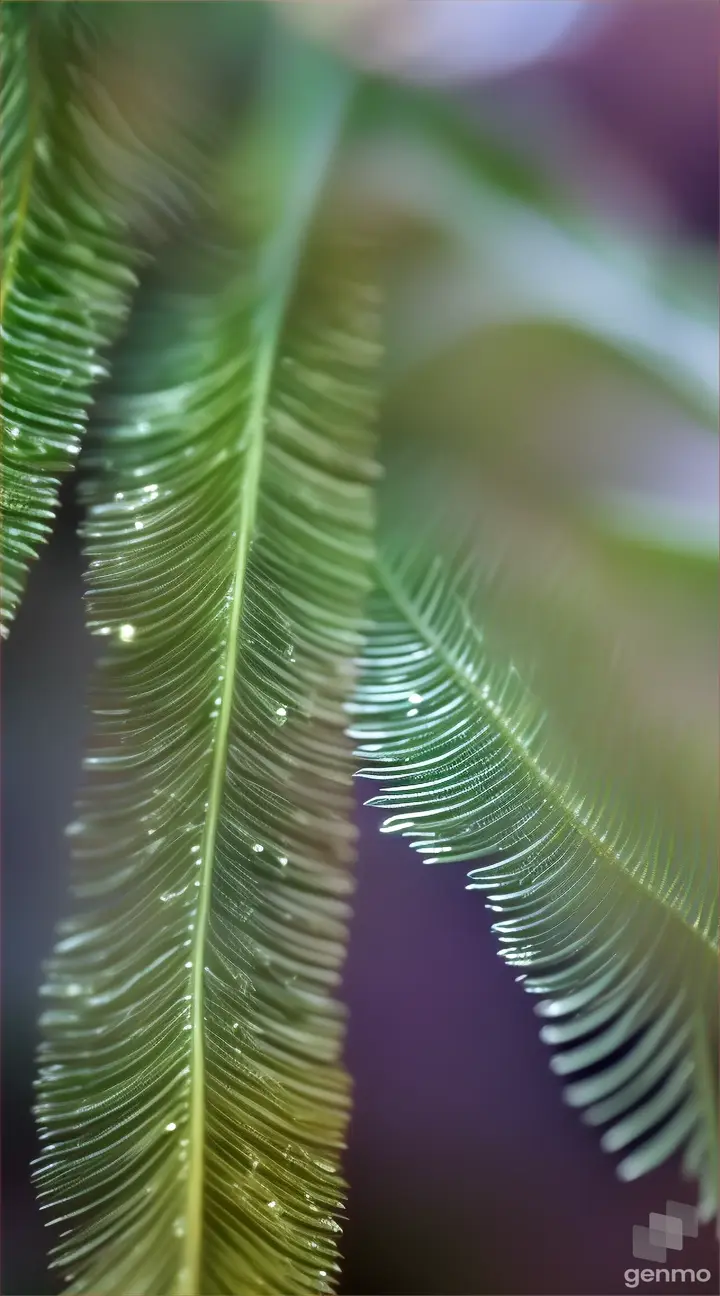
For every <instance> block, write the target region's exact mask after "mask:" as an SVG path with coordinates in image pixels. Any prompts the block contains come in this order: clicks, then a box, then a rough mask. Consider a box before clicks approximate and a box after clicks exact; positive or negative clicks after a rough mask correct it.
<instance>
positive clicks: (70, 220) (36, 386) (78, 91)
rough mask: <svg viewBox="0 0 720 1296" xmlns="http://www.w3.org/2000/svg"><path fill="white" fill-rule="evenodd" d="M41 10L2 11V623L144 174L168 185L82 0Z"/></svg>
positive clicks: (122, 256) (77, 406) (96, 370)
mask: <svg viewBox="0 0 720 1296" xmlns="http://www.w3.org/2000/svg"><path fill="white" fill-rule="evenodd" d="M50 8H51V9H52V10H53V12H52V15H47V16H46V15H45V13H44V12H43V10H44V9H45V6H42V5H25V4H22V3H12V4H7V3H6V4H3V5H2V9H1V13H0V85H1V86H2V90H1V91H0V94H1V96H2V97H1V99H0V113H1V122H2V153H1V154H0V165H1V167H2V174H1V176H0V183H1V187H2V251H3V262H2V282H1V284H0V338H1V340H2V352H1V361H2V420H1V423H2V467H1V470H0V471H1V473H2V477H1V480H0V507H2V515H3V552H2V581H1V586H2V588H1V598H0V628H1V629H2V633H3V634H7V632H8V629H9V625H10V622H11V621H12V619H13V617H14V615H15V612H16V610H17V607H18V604H19V602H20V599H21V597H22V592H23V589H24V586H25V581H26V577H27V569H28V564H29V563H30V562H31V561H32V559H33V558H35V557H36V555H37V553H38V550H39V548H40V546H41V544H42V543H43V541H44V540H45V539H46V538H47V535H48V532H49V530H50V526H51V523H52V518H53V515H54V513H55V510H56V508H57V499H58V489H59V483H60V479H61V478H62V476H63V475H64V474H66V473H67V472H68V471H69V470H70V469H71V468H72V467H73V465H74V463H75V461H76V456H77V454H78V451H79V449H80V439H81V436H82V433H83V430H84V427H85V424H86V420H87V414H88V408H89V405H90V401H91V397H92V392H93V388H94V386H95V384H96V381H97V379H98V378H99V377H100V376H101V375H102V374H103V372H104V366H103V362H102V353H103V351H104V349H105V348H106V347H107V345H108V343H110V342H111V341H112V339H113V338H114V337H115V336H116V334H117V333H118V331H119V329H120V328H121V326H122V323H123V320H124V317H125V313H126V307H127V303H128V299H129V294H130V291H131V289H132V287H133V285H134V282H135V275H134V272H133V263H134V262H135V261H136V259H137V253H136V250H135V249H134V248H133V246H132V244H133V238H132V234H131V229H132V225H133V222H134V221H136V219H137V216H138V212H139V211H140V210H142V209H144V208H147V206H148V204H149V203H150V193H151V189H152V188H153V184H152V183H150V177H153V178H154V179H155V180H156V179H157V177H158V176H163V177H164V181H165V192H164V193H163V195H162V201H163V202H167V201H168V197H169V192H170V190H169V187H168V185H170V188H173V186H174V189H173V192H174V191H175V189H176V188H177V184H176V181H177V176H176V175H173V178H172V181H169V180H168V172H171V171H172V168H173V165H174V163H173V161H172V152H173V150H172V148H171V147H169V148H168V159H169V160H168V162H167V164H165V163H162V164H161V163H159V162H158V160H157V158H156V157H155V156H154V155H153V154H152V151H151V150H150V149H149V148H148V145H147V143H144V142H143V141H141V140H140V139H139V138H138V136H137V135H136V133H135V132H134V129H132V128H131V127H130V125H129V123H128V122H127V121H125V120H124V119H123V116H122V113H121V111H120V110H119V108H118V104H117V103H116V102H115V101H114V100H113V97H112V95H110V93H109V92H108V90H107V89H106V87H104V86H103V85H102V83H101V81H100V79H99V73H98V68H99V66H100V64H101V62H102V58H101V57H100V50H99V41H98V39H97V38H96V33H95V31H94V26H93V22H92V21H89V20H88V19H87V18H86V17H85V15H84V14H83V12H82V11H83V9H84V6H82V5H80V6H77V5H72V4H69V5H58V6H51V7H50ZM49 17H51V19H52V21H48V18H49ZM105 53H107V51H105Z"/></svg>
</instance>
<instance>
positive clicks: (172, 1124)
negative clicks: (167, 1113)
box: [165, 1121, 177, 1133]
mask: <svg viewBox="0 0 720 1296" xmlns="http://www.w3.org/2000/svg"><path fill="white" fill-rule="evenodd" d="M165 1129H166V1130H168V1132H169V1133H172V1131H173V1130H176V1129H177V1125H176V1124H175V1121H168V1123H167V1125H166V1126H165Z"/></svg>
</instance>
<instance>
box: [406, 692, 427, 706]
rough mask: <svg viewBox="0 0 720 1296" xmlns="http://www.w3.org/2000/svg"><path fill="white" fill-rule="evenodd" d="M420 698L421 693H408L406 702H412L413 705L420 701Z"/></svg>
mask: <svg viewBox="0 0 720 1296" xmlns="http://www.w3.org/2000/svg"><path fill="white" fill-rule="evenodd" d="M422 700H423V699H422V693H409V694H408V702H412V704H413V706H417V705H418V703H419V702H422Z"/></svg>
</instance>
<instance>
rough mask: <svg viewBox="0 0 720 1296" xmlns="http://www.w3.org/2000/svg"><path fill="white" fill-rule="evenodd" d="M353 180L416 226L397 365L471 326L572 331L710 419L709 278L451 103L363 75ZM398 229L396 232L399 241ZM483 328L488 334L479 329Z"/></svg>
mask: <svg viewBox="0 0 720 1296" xmlns="http://www.w3.org/2000/svg"><path fill="white" fill-rule="evenodd" d="M357 145H358V147H357V156H356V160H355V167H354V171H353V173H352V174H351V175H350V177H349V180H348V184H349V187H350V190H351V193H352V195H353V201H354V203H356V204H358V205H360V206H361V207H362V206H363V205H364V206H365V209H366V211H367V213H368V218H369V219H372V220H375V221H378V222H379V223H385V224H386V225H387V226H388V227H389V228H391V229H392V228H395V229H399V230H402V228H403V225H404V226H405V227H406V228H407V227H408V226H409V227H410V228H412V227H415V228H416V229H417V230H424V231H425V234H426V238H425V241H424V242H422V243H421V244H420V247H419V249H418V252H417V255H416V256H412V255H410V256H409V257H407V258H406V259H405V260H403V259H401V258H398V260H399V261H400V265H399V268H397V267H395V294H394V298H393V302H392V304H393V307H394V318H393V320H392V321H391V339H392V342H393V346H392V349H391V353H390V363H391V366H393V370H394V372H397V373H399V374H402V373H404V372H406V371H407V370H409V369H413V370H414V369H415V368H416V367H417V366H418V365H421V364H422V363H423V362H424V361H425V360H427V359H428V358H432V357H433V356H435V355H437V354H438V353H440V352H443V351H446V350H448V349H450V348H451V347H452V346H453V345H455V344H456V343H458V342H459V341H461V340H462V339H463V338H464V337H466V336H467V335H468V334H471V333H476V334H478V343H477V345H478V346H479V347H480V346H482V344H483V342H482V337H483V333H484V332H486V331H487V330H490V329H497V328H504V327H508V326H510V325H522V326H530V325H534V326H536V327H538V328H542V329H546V328H552V329H555V330H561V331H563V332H567V333H569V334H577V335H580V336H582V337H583V338H584V339H586V340H587V341H588V342H589V343H591V344H592V345H593V346H595V347H596V348H598V349H599V351H600V352H601V353H602V355H603V356H604V357H605V359H606V360H607V361H608V362H610V363H613V364H620V365H622V366H623V367H625V368H629V369H632V370H634V371H636V372H638V373H640V374H641V375H642V376H643V377H644V379H645V380H646V381H648V382H649V383H650V384H651V385H652V387H653V388H654V389H655V390H662V391H664V392H665V393H666V394H667V395H668V396H670V397H672V398H673V399H674V400H675V401H677V402H678V403H679V404H680V405H681V406H682V407H683V408H685V409H686V410H688V411H689V412H690V413H691V414H692V415H693V417H695V418H699V419H700V420H701V421H702V422H703V423H705V424H707V425H709V426H712V427H713V429H715V428H716V426H717V409H718V373H717V346H718V343H717V300H716V293H714V285H715V280H716V276H715V274H714V272H713V270H712V266H711V264H710V263H709V262H708V264H707V267H706V272H707V278H706V287H707V290H706V292H704V293H700V292H699V291H698V289H697V284H698V275H697V272H695V273H694V274H693V275H692V276H690V275H688V276H683V275H682V274H680V273H679V270H678V258H677V257H673V256H672V255H671V254H670V253H669V252H664V251H663V249H662V248H659V247H658V248H652V247H651V246H650V245H648V244H647V243H646V244H643V245H640V244H639V243H638V242H637V241H635V242H633V240H631V239H630V238H629V237H628V238H622V237H620V236H619V235H613V234H612V233H610V232H608V231H607V230H606V229H602V228H601V227H600V226H599V225H598V224H597V223H596V222H595V223H593V222H592V221H591V220H589V219H588V218H587V216H583V215H581V214H580V213H579V212H578V211H577V210H576V209H575V208H574V207H573V206H572V205H571V204H569V203H566V204H564V203H563V199H562V196H561V195H560V194H558V193H557V192H555V193H553V192H552V190H551V189H550V188H549V186H547V184H543V183H542V182H541V181H540V180H538V179H537V177H536V176H535V175H534V173H533V171H532V170H531V169H529V168H524V167H523V165H522V163H521V162H519V161H518V160H516V159H514V158H513V157H512V155H511V154H509V152H508V153H504V152H503V150H502V148H501V147H500V146H498V145H497V144H494V143H492V142H488V141H484V140H482V139H479V140H475V141H473V139H472V135H471V133H470V131H469V130H464V129H463V127H462V124H461V123H460V122H458V121H457V119H456V118H454V117H453V115H452V113H451V112H450V111H449V110H447V109H444V110H443V109H438V108H437V107H436V106H435V104H434V101H432V100H429V99H428V98H426V97H424V96H414V95H412V93H411V92H404V93H401V92H399V91H392V90H391V89H390V88H389V87H385V86H383V87H378V86H376V85H373V84H372V83H370V84H369V85H368V86H367V87H366V90H365V106H364V109H363V110H362V111H360V112H359V114H358V119H357ZM402 237H403V236H402V235H401V234H400V235H398V240H399V241H400V239H401V238H402ZM480 330H482V332H480Z"/></svg>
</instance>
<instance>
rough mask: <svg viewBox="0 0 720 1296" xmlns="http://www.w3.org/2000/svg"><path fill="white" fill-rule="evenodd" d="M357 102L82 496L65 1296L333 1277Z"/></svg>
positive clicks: (59, 1083)
mask: <svg viewBox="0 0 720 1296" xmlns="http://www.w3.org/2000/svg"><path fill="white" fill-rule="evenodd" d="M344 93H345V92H344V91H343V92H342V94H341V93H339V92H338V94H337V96H336V97H334V96H330V98H329V100H328V98H327V97H323V96H321V97H320V102H319V107H320V109H321V113H320V116H319V117H318V118H317V119H316V120H315V122H314V127H313V129H314V130H315V132H316V133H315V135H314V136H313V138H312V139H310V140H309V141H306V146H305V147H301V148H299V149H298V151H297V155H296V157H295V165H296V167H297V168H302V174H300V171H297V172H296V180H297V181H298V182H299V183H300V184H301V187H302V191H303V193H304V194H305V196H306V200H307V201H306V203H305V210H304V213H303V208H302V206H299V205H298V203H297V202H295V201H288V202H287V203H285V204H284V205H283V211H282V228H278V229H276V230H275V231H274V233H273V234H272V236H271V237H270V238H269V239H268V240H267V242H266V245H265V247H264V250H262V251H261V253H260V254H259V256H258V262H257V264H258V265H259V267H260V270H259V274H258V275H256V274H255V273H254V272H251V271H247V270H246V271H245V272H239V271H238V268H237V266H236V265H234V264H231V265H230V266H227V265H226V266H225V268H224V276H225V278H226V279H227V283H228V286H227V289H226V290H224V291H223V292H221V293H219V294H210V296H209V297H208V298H207V300H206V301H205V302H204V304H203V303H202V302H201V301H197V300H195V301H190V302H189V303H188V304H187V309H186V310H183V309H182V302H180V303H179V304H178V303H175V305H174V308H173V311H172V314H173V315H174V316H175V317H176V318H175V322H174V326H173V328H174V331H175V332H176V333H179V334H180V337H179V340H177V338H176V341H175V342H174V343H173V345H172V347H171V349H170V350H168V345H169V344H167V343H163V344H159V343H158V338H162V337H163V328H164V327H165V326H162V325H160V324H159V323H158V322H157V321H155V320H152V321H151V322H150V330H149V337H150V338H151V339H152V340H153V341H152V343H151V345H152V346H154V347H155V348H156V350H157V351H158V354H157V357H156V360H157V374H158V375H161V377H160V378H159V379H158V385H157V386H156V387H155V388H154V389H149V388H148V389H147V390H144V391H142V392H138V393H137V394H135V395H133V396H131V397H129V398H127V403H126V404H125V405H124V411H125V413H124V418H123V421H122V422H121V423H120V424H118V425H117V426H115V427H113V429H112V430H111V431H109V432H108V433H106V434H105V435H104V437H103V440H102V445H101V447H100V464H101V473H100V475H98V477H97V479H96V480H95V481H94V483H93V484H92V485H91V487H90V498H91V510H90V517H89V522H88V524H87V535H88V552H89V554H90V557H91V573H90V576H91V585H92V591H91V596H90V598H91V624H92V626H93V628H94V629H95V631H96V633H98V634H100V635H103V636H105V637H106V640H107V645H108V653H107V656H106V657H105V659H104V660H103V662H102V664H101V666H100V671H99V678H98V679H97V681H96V686H95V715H96V725H97V733H96V739H95V747H94V751H93V754H92V756H91V757H90V760H89V767H90V769H89V778H88V787H87V790H86V793H85V796H84V799H83V802H82V805H81V809H80V816H79V820H78V823H77V824H76V825H75V826H74V829H73V831H74V833H75V836H74V842H75V855H76V861H77V883H76V891H77V895H78V897H79V900H80V901H81V913H80V914H79V916H77V917H76V918H74V919H72V920H71V921H69V922H66V923H65V924H64V927H63V930H62V934H61V939H60V941H59V944H58V947H57V951H56V954H55V957H54V959H53V961H52V964H51V967H50V970H49V979H48V985H47V987H46V991H45V993H46V994H47V995H48V997H49V1002H50V1006H49V1008H48V1011H47V1012H46V1013H45V1016H44V1033H45V1042H44V1044H43V1046H42V1071H41V1079H40V1090H39V1103H38V1114H39V1120H40V1124H41V1128H42V1137H43V1139H44V1140H45V1143H46V1150H45V1152H44V1154H43V1156H42V1159H41V1164H40V1169H39V1179H40V1185H41V1191H42V1195H43V1196H44V1197H45V1198H47V1199H49V1201H50V1202H51V1203H52V1204H53V1205H54V1206H55V1208H56V1209H55V1214H56V1215H57V1216H58V1217H59V1219H60V1220H61V1221H64V1223H63V1224H62V1227H63V1228H64V1229H66V1230H68V1234H67V1236H66V1237H65V1238H64V1240H63V1241H62V1243H61V1245H60V1247H59V1249H58V1252H57V1257H56V1261H55V1263H56V1264H57V1265H59V1266H60V1267H62V1269H63V1270H64V1271H66V1273H68V1277H70V1278H71V1281H72V1290H73V1291H76V1292H87V1293H99V1292H105V1293H117V1294H118V1296H120V1294H121V1293H122V1294H123V1296H125V1294H126V1293H128V1292H132V1293H137V1294H140V1293H148V1294H149V1296H158V1293H163V1292H164V1293H177V1294H179V1296H191V1294H192V1296H201V1294H205V1296H210V1294H211V1293H212V1294H213V1296H216V1294H218V1293H223V1292H224V1293H228V1294H229V1293H233V1294H235V1293H238V1292H242V1293H245V1294H247V1296H250V1293H258V1294H259V1293H265V1294H267V1293H273V1292H274V1293H277V1294H278V1296H281V1294H282V1296H286V1294H287V1293H293V1292H317V1291H330V1290H332V1286H333V1282H334V1277H335V1273H336V1269H337V1259H336V1257H337V1249H336V1237H337V1233H338V1232H339V1225H338V1223H337V1218H336V1217H337V1215H338V1212H339V1210H340V1209H341V1206H342V1197H343V1185H342V1181H341V1176H340V1173H339V1154H340V1149H341V1148H342V1146H343V1135H344V1129H345V1124H346V1120H347V1114H348V1087H347V1081H346V1078H345V1075H344V1072H343V1071H342V1068H341V1066H340V1062H339V1054H340V1048H341V1042H342V1030H343V1013H342V1010H341V1008H340V1007H339V1005H338V1004H337V1003H336V1001H335V999H334V998H333V994H334V990H335V987H336V986H337V983H338V980H339V975H340V967H341V963H342V959H343V953H344V947H345V937H346V921H347V915H348V898H349V894H350V891H351V887H352V881H351V876H350V872H349V867H350V864H351V861H352V857H353V853H354V837H355V832H354V829H353V826H352V795H351V793H352V760H351V749H350V747H349V743H348V740H347V738H346V736H345V733H344V727H345V712H344V705H345V702H346V699H347V696H348V691H349V690H350V689H351V688H352V682H353V662H354V660H355V659H356V657H357V654H358V651H359V645H360V632H361V627H362V622H361V619H360V618H361V612H362V605H363V600H364V597H365V594H366V591H367V589H368V586H369V572H370V568H371V561H372V549H371V527H372V490H371V483H372V481H373V479H374V476H375V467H374V463H373V459H372V453H373V437H372V422H373V406H374V397H373V387H374V384H373V372H374V370H375V367H376V364H377V361H378V341H377V318H378V301H377V293H376V290H375V288H374V287H373V286H372V284H373V280H372V278H371V274H370V269H369V262H368V259H367V256H368V253H367V249H365V248H364V247H363V246H360V245H358V246H354V247H353V248H352V249H349V250H348V252H347V255H346V254H345V252H340V251H338V252H337V254H336V253H334V252H333V254H332V256H330V253H329V250H328V248H327V247H326V244H325V243H323V244H322V245H320V246H319V247H318V249H317V250H316V251H313V252H312V254H308V253H307V252H306V251H305V250H304V244H305V238H306V233H307V231H306V228H305V224H306V223H307V221H308V219H309V218H310V217H311V216H312V207H313V205H314V203H315V201H316V199H317V194H318V192H319V190H320V188H321V186H322V183H323V181H322V173H323V172H324V169H325V167H326V166H327V163H328V160H329V158H330V156H331V155H332V151H333V138H332V137H333V136H334V133H335V132H336V130H337V126H338V118H339V114H340V109H341V103H342V102H343V101H344ZM318 131H319V139H320V141H321V144H322V147H321V148H320V147H317V148H316V147H315V146H316V145H318V136H317V132H318ZM321 154H322V156H321ZM313 158H314V159H315V162H316V163H317V170H316V171H315V172H314V173H313V171H312V170H311V171H310V173H309V172H308V167H309V160H310V159H313ZM313 176H314V178H313ZM311 180H312V185H310V181H311ZM312 189H314V193H312V195H311V190H312ZM311 196H312V201H311ZM299 214H300V215H301V216H303V220H302V221H300V224H298V217H299ZM328 237H330V236H329V235H328ZM348 237H349V236H348ZM327 258H329V260H328V259H327ZM369 285H370V286H369ZM180 314H182V315H183V318H184V321H185V322H184V324H182V326H180V325H179V324H178V319H177V316H178V315H180ZM166 324H167V321H166ZM164 335H165V337H167V330H166V328H165V334H164Z"/></svg>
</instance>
